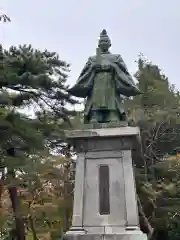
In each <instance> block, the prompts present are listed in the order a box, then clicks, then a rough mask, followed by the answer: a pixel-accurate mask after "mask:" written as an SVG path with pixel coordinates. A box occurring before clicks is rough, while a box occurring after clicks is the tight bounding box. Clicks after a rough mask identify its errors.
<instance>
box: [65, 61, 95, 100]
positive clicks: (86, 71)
mask: <svg viewBox="0 0 180 240" xmlns="http://www.w3.org/2000/svg"><path fill="white" fill-rule="evenodd" d="M94 74H95V73H94V71H93V69H92V62H91V59H90V58H89V59H88V61H87V62H86V64H85V66H84V68H83V69H82V71H81V73H80V76H79V78H78V80H77V82H76V84H75V85H74V86H73V87H72V88H70V89H69V93H70V94H72V95H73V96H76V97H81V98H86V97H87V95H88V92H89V90H90V89H91V88H92V87H93V79H94Z"/></svg>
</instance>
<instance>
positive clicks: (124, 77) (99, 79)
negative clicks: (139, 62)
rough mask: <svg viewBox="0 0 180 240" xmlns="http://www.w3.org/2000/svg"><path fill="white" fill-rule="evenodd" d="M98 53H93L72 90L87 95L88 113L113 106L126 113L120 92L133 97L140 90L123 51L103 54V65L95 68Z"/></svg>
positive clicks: (114, 109)
mask: <svg viewBox="0 0 180 240" xmlns="http://www.w3.org/2000/svg"><path fill="white" fill-rule="evenodd" d="M96 61H97V60H96V56H93V57H90V58H89V59H88V61H87V63H86V65H85V66H84V68H83V70H82V72H81V74H80V76H79V79H78V81H77V82H76V84H75V85H74V86H73V87H72V88H71V89H70V90H69V92H70V93H71V94H72V95H74V96H76V97H81V98H87V101H86V105H85V111H84V114H85V117H87V116H88V115H89V113H90V111H91V110H94V111H97V110H103V109H106V110H110V111H118V112H119V114H123V113H124V108H123V104H122V97H121V95H124V96H127V97H130V96H136V95H138V94H140V93H141V92H140V90H139V89H138V88H137V87H136V85H135V84H134V81H133V79H132V77H131V75H130V74H129V73H128V70H127V67H126V65H125V63H124V61H123V59H122V57H121V56H120V55H115V54H111V53H104V54H101V62H100V63H101V64H100V65H101V68H100V69H98V70H96V69H95V68H94V66H95V65H96V64H97V62H96Z"/></svg>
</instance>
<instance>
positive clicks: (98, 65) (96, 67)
mask: <svg viewBox="0 0 180 240" xmlns="http://www.w3.org/2000/svg"><path fill="white" fill-rule="evenodd" d="M93 69H95V70H100V69H101V64H94V65H93Z"/></svg>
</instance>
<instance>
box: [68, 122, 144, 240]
mask: <svg viewBox="0 0 180 240" xmlns="http://www.w3.org/2000/svg"><path fill="white" fill-rule="evenodd" d="M68 138H69V140H71V141H72V143H73V145H74V146H75V149H76V151H77V153H78V158H77V163H76V177H75V192H74V207H73V219H72V228H71V229H70V230H69V231H68V232H67V233H66V236H65V237H66V238H68V239H71V238H78V239H80V238H83V239H84V238H87V239H89V240H90V239H94V240H96V239H97V240H99V239H100V238H103V239H104V238H106V239H114V240H115V239H118V240H136V239H137V240H141V239H142V240H145V239H147V237H146V235H145V234H143V233H142V232H141V231H140V229H139V221H138V211H137V201H136V190H135V184H134V175H133V167H132V157H131V151H132V149H133V148H137V147H138V146H140V139H139V129H138V128H136V127H120V128H104V129H86V130H75V131H71V132H69V133H68Z"/></svg>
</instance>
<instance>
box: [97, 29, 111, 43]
mask: <svg viewBox="0 0 180 240" xmlns="http://www.w3.org/2000/svg"><path fill="white" fill-rule="evenodd" d="M101 40H107V41H109V45H110V46H111V40H110V38H109V36H108V35H107V31H106V29H103V30H102V32H101V33H100V38H99V42H100V41H101Z"/></svg>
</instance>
